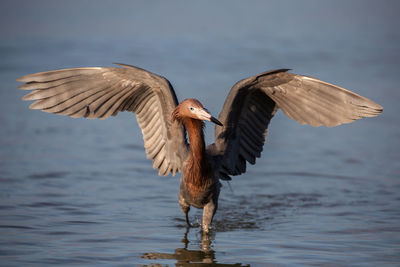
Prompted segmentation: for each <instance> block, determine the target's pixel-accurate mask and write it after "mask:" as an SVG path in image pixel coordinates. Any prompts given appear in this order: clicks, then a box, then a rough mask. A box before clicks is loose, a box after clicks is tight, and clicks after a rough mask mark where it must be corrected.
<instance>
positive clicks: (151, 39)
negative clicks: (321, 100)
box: [0, 1, 400, 266]
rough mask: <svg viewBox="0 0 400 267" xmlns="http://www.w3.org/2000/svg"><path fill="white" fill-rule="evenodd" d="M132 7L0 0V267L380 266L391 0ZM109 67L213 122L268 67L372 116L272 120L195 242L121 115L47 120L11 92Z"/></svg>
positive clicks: (389, 153) (398, 141) (394, 83)
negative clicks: (366, 104)
mask: <svg viewBox="0 0 400 267" xmlns="http://www.w3.org/2000/svg"><path fill="white" fill-rule="evenodd" d="M147 2H148V3H147ZM147 2H132V1H121V2H114V1H68V2H67V1H64V2H59V1H57V2H56V1H2V2H1V3H0V10H1V11H0V15H1V16H0V22H1V27H0V36H1V37H0V38H1V42H0V58H1V60H0V81H1V85H0V125H1V127H0V265H1V266H52V265H57V266H71V265H78V266H79V265H80V266H131V265H137V264H142V265H156V264H161V265H177V266H189V265H190V264H191V263H193V264H196V263H197V264H198V263H204V264H206V263H214V264H221V266H229V264H232V265H234V264H236V266H240V265H244V266H246V265H251V266H264V265H267V266H292V265H296V266H297V265H305V266H398V265H399V264H400V205H399V204H400V163H399V162H400V161H399V159H400V126H399V125H400V119H399V116H398V114H399V111H400V106H399V100H400V89H399V84H400V73H399V69H400V63H399V62H400V34H399V31H398V29H399V26H400V23H399V19H398V15H397V13H398V11H399V5H398V4H397V2H395V1H375V2H374V1H280V2H278V1H273V2H267V1H229V2H226V1H217V3H213V2H202V3H186V2H174V1H147ZM112 62H122V63H127V64H133V65H137V66H141V67H143V68H146V69H149V70H151V71H153V72H155V73H159V74H162V75H164V76H166V77H167V78H168V79H169V80H170V81H171V82H172V84H173V85H174V87H175V90H176V91H177V95H178V98H179V99H181V100H182V99H183V98H186V97H195V98H198V99H199V100H200V101H201V102H203V104H204V105H205V106H206V107H207V108H208V109H209V111H210V112H211V113H213V114H215V115H217V114H218V112H219V111H220V109H221V107H222V104H223V101H224V98H225V96H226V95H227V92H228V90H229V88H230V87H231V86H232V85H233V84H234V83H235V82H236V81H238V80H240V79H242V78H245V77H247V76H250V75H253V74H256V73H258V72H261V71H265V70H268V69H273V68H282V67H288V68H293V69H294V70H293V72H296V73H301V74H307V75H312V76H316V77H318V78H320V79H322V80H325V81H327V82H332V83H335V84H338V85H340V86H343V87H345V88H348V89H351V90H353V91H355V92H357V93H359V94H361V95H364V96H366V97H368V98H371V99H372V100H374V101H376V102H377V103H379V104H381V105H382V106H383V107H384V112H383V114H382V115H381V116H379V117H377V118H369V119H364V120H361V121H357V122H355V123H353V124H350V125H343V126H339V127H335V128H331V129H328V128H313V127H310V126H304V125H299V124H297V123H296V122H295V121H293V120H290V119H288V118H286V117H285V116H284V115H283V114H282V113H278V114H277V116H276V117H275V118H274V119H273V121H272V123H271V125H270V132H269V135H268V138H267V143H266V145H265V147H264V152H263V154H262V158H260V159H258V160H257V164H256V165H254V166H251V167H249V168H248V172H247V173H246V174H244V175H242V176H239V177H234V179H233V181H232V182H231V183H230V185H228V184H226V183H224V187H223V192H222V195H221V198H220V207H219V210H218V212H217V215H216V217H215V222H214V225H213V228H214V230H213V231H212V234H211V235H210V237H209V238H205V237H202V236H201V234H200V228H193V229H191V230H190V231H189V233H187V234H185V232H186V228H185V227H184V226H185V221H184V216H183V214H182V213H181V211H180V209H179V206H178V203H177V191H178V185H179V177H159V176H157V174H156V171H153V170H152V168H151V162H150V161H148V160H146V158H145V153H144V149H143V142H142V137H141V132H140V129H139V128H138V126H137V123H136V120H135V117H134V116H133V115H132V114H129V113H122V114H120V115H118V116H117V117H115V118H111V119H107V120H104V121H101V120H85V119H71V118H67V117H62V116H57V115H53V114H47V113H43V112H39V111H35V110H29V109H28V105H29V103H27V102H23V101H21V100H20V98H21V97H22V96H23V94H24V92H22V91H19V90H17V89H16V88H17V87H18V83H17V82H16V81H15V78H17V77H19V76H22V75H25V74H28V73H33V72H38V71H45V70H51V69H57V68H65V67H79V66H109V65H110V64H111V63H112ZM206 130H207V142H208V143H210V142H212V137H213V125H211V124H207V129H206ZM230 187H231V189H230ZM190 215H191V219H192V221H194V222H196V223H197V224H198V223H199V220H200V218H201V212H200V211H199V210H193V211H191V213H190ZM224 264H225V265H224Z"/></svg>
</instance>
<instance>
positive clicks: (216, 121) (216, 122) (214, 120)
mask: <svg viewBox="0 0 400 267" xmlns="http://www.w3.org/2000/svg"><path fill="white" fill-rule="evenodd" d="M210 120H211V121H212V122H213V123H215V124H218V125H219V126H224V125H223V124H222V123H221V122H220V121H219V120H217V119H216V118H214V117H213V116H211V119H210Z"/></svg>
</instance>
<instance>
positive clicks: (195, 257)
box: [142, 228, 250, 266]
mask: <svg viewBox="0 0 400 267" xmlns="http://www.w3.org/2000/svg"><path fill="white" fill-rule="evenodd" d="M189 230H190V229H189V228H187V230H186V232H185V235H184V237H183V238H182V240H181V242H182V243H183V245H184V247H183V248H177V249H175V251H174V253H159V252H150V253H144V254H143V255H142V258H143V259H149V260H156V259H170V260H176V261H177V262H176V263H175V266H198V265H199V264H201V265H202V266H204V265H206V266H250V265H242V264H241V263H234V264H224V263H217V261H216V258H215V251H214V250H212V249H211V243H212V241H211V240H212V239H213V238H214V237H213V233H210V234H206V233H202V234H201V250H191V249H188V245H189V243H190V241H189V239H188V237H187V236H188V233H189ZM146 266H160V265H159V264H157V263H152V264H150V265H146Z"/></svg>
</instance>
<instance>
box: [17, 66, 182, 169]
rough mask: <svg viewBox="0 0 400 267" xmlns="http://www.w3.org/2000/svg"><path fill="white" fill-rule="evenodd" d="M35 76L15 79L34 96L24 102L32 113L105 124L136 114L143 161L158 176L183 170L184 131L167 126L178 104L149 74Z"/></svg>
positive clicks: (106, 71)
mask: <svg viewBox="0 0 400 267" xmlns="http://www.w3.org/2000/svg"><path fill="white" fill-rule="evenodd" d="M118 65H120V66H122V68H118V67H89V68H74V69H63V70H55V71H48V72H40V73H34V74H30V75H26V76H23V77H20V78H18V79H17V81H20V82H24V83H25V84H23V85H21V86H20V87H19V88H20V89H22V90H34V91H32V92H30V93H29V94H27V95H25V96H24V97H23V100H35V102H34V103H33V104H31V105H30V108H32V109H40V110H42V111H44V112H50V113H56V114H60V115H66V116H70V117H73V118H78V117H85V118H89V119H93V118H100V119H105V118H108V117H110V116H115V115H117V114H118V113H119V112H121V111H131V112H133V113H135V114H136V117H137V121H138V123H139V126H140V127H141V129H142V133H143V140H144V146H145V149H146V154H147V158H149V159H152V160H153V168H155V169H158V170H159V174H160V175H168V174H169V173H170V172H172V174H173V175H174V174H175V173H176V172H180V171H181V170H182V168H183V162H184V160H185V157H186V154H187V149H188V148H187V144H186V139H185V132H184V128H183V126H182V125H180V124H178V123H177V122H172V121H171V114H172V112H173V110H174V109H175V107H176V105H177V104H178V100H177V98H176V95H175V92H174V90H173V88H172V86H171V84H170V83H169V81H168V80H167V79H165V78H163V77H161V76H158V75H156V74H154V73H151V72H149V71H146V70H143V69H140V68H137V67H134V66H129V65H124V64H118Z"/></svg>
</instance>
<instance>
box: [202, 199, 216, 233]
mask: <svg viewBox="0 0 400 267" xmlns="http://www.w3.org/2000/svg"><path fill="white" fill-rule="evenodd" d="M217 208H218V197H217V198H213V199H211V200H210V202H208V203H207V204H206V205H205V206H204V209H203V223H202V228H203V232H204V233H208V232H209V229H210V225H211V222H212V219H213V218H214V214H215V212H216V211H217Z"/></svg>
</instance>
